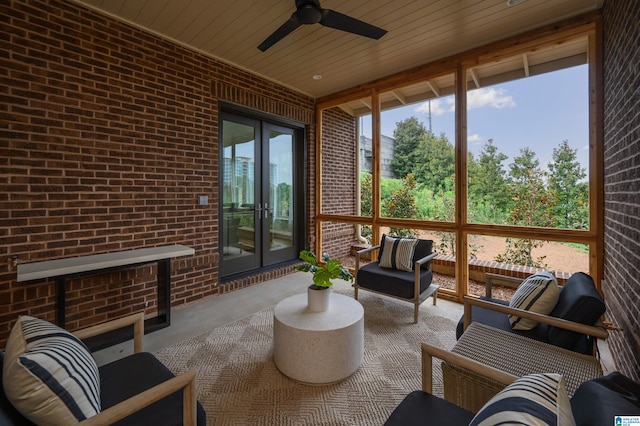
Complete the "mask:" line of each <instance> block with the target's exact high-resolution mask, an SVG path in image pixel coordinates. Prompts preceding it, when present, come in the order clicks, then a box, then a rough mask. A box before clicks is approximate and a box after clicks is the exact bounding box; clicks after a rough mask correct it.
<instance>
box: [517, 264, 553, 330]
mask: <svg viewBox="0 0 640 426" xmlns="http://www.w3.org/2000/svg"><path fill="white" fill-rule="evenodd" d="M559 296H560V288H559V287H558V281H557V280H556V277H555V276H553V274H552V273H551V272H547V271H544V272H539V273H537V274H534V275H531V276H530V277H528V278H527V279H525V280H524V281H522V283H521V284H520V285H519V286H518V288H517V289H516V292H515V293H514V294H513V297H512V298H511V301H510V302H509V306H511V307H512V308H519V309H524V310H526V311H531V312H536V313H538V314H543V315H549V314H550V313H551V311H552V310H553V308H554V307H555V306H556V303H558V297H559ZM509 322H510V323H511V328H513V329H514V330H531V329H533V328H535V327H536V326H537V325H538V322H537V321H535V320H532V319H527V318H522V317H519V316H516V315H509Z"/></svg>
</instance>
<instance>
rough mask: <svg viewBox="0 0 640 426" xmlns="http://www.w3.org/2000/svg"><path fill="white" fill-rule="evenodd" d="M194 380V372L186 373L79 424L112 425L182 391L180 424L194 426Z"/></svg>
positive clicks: (195, 410)
mask: <svg viewBox="0 0 640 426" xmlns="http://www.w3.org/2000/svg"><path fill="white" fill-rule="evenodd" d="M195 378H196V373H195V371H194V370H191V371H188V372H186V373H184V374H181V375H179V376H176V377H174V378H172V379H169V380H167V381H166V382H162V383H160V384H159V385H156V386H154V387H152V388H150V389H147V390H146V391H144V392H142V393H139V394H138V395H135V396H132V397H131V398H129V399H125V400H124V401H122V402H119V403H118V404H116V405H114V406H112V407H109V408H107V409H106V410H104V411H101V412H100V413H98V414H97V415H95V416H93V417H89V418H88V419H86V420H84V421H82V422H80V424H81V425H86V426H97V425H109V424H112V423H114V422H116V421H118V420H122V419H123V418H125V417H127V416H129V415H131V414H133V413H135V412H136V411H140V410H141V409H143V408H144V407H148V406H149V405H151V404H153V403H154V402H157V401H159V400H161V399H162V398H165V397H167V396H169V395H171V394H172V393H174V392H176V391H179V390H181V389H182V390H183V393H182V395H183V399H182V407H183V408H182V416H183V422H182V424H183V425H187V426H194V425H195V424H196V419H197V408H196V407H197V405H196V404H197V403H196V385H195V383H196V381H195Z"/></svg>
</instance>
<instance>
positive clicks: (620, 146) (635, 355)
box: [602, 1, 640, 381]
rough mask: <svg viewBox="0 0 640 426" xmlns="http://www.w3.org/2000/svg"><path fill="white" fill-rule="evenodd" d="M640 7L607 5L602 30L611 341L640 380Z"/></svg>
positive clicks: (620, 362)
mask: <svg viewBox="0 0 640 426" xmlns="http://www.w3.org/2000/svg"><path fill="white" fill-rule="evenodd" d="M639 23H640V3H639V2H637V1H609V2H605V4H604V8H603V29H604V40H603V41H604V49H603V50H604V58H603V59H604V61H603V63H604V67H603V68H604V154H605V157H604V174H605V177H604V179H605V187H604V194H605V208H604V210H605V211H604V214H605V219H604V220H605V253H604V262H605V263H604V278H603V281H602V289H603V291H604V295H605V301H606V304H607V314H606V315H607V319H608V320H609V321H612V322H613V323H614V325H616V326H618V327H621V328H622V329H623V331H622V332H612V333H611V337H610V338H609V339H607V340H608V342H609V347H610V348H611V353H612V355H613V357H614V359H615V361H616V365H617V367H618V369H619V370H620V371H622V372H623V373H625V374H627V375H629V376H631V377H633V378H635V380H639V381H640V307H639V306H640V254H639V253H640V214H639V212H640V197H639V196H638V194H639V193H640V174H638V170H639V169H640V160H639V159H640V133H639V132H638V128H639V126H640V96H639V95H638V90H640V73H639V72H638V64H640V24H639Z"/></svg>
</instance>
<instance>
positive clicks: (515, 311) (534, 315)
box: [464, 296, 609, 339]
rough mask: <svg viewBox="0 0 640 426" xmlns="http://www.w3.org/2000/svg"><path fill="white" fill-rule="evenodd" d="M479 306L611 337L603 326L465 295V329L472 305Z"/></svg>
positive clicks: (596, 335)
mask: <svg viewBox="0 0 640 426" xmlns="http://www.w3.org/2000/svg"><path fill="white" fill-rule="evenodd" d="M472 305H473V306H478V307H481V308H485V309H490V310H492V311H497V312H502V313H504V314H512V315H517V316H519V317H523V318H528V319H532V320H534V321H538V322H541V323H545V324H549V325H552V326H554V327H559V328H562V329H565V330H569V331H575V332H577V333H582V334H586V335H589V336H593V337H596V338H598V339H606V338H607V337H609V333H608V332H607V330H606V329H605V328H603V327H597V326H592V325H586V324H581V323H579V322H574V321H568V320H565V319H562V318H556V317H551V316H549V315H542V314H538V313H536V312H530V311H525V310H524V309H518V308H512V307H510V306H505V305H501V304H499V303H494V302H490V301H488V300H481V299H476V298H473V297H469V296H465V297H464V329H465V330H466V329H467V327H468V326H469V324H471V322H472V320H473V319H472V318H471V312H472V310H471V306H472Z"/></svg>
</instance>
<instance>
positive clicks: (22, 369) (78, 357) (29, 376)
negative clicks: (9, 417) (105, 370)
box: [3, 315, 100, 425]
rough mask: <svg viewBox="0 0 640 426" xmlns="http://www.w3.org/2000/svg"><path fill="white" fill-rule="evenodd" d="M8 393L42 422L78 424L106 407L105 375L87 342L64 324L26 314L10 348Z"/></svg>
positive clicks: (5, 371)
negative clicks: (102, 400) (103, 398)
mask: <svg viewBox="0 0 640 426" xmlns="http://www.w3.org/2000/svg"><path fill="white" fill-rule="evenodd" d="M3 384H4V386H5V393H6V395H7V398H8V399H9V401H11V403H12V404H13V406H14V407H15V408H16V409H17V410H18V411H20V412H21V413H22V415H23V416H25V417H26V418H28V419H29V420H31V421H32V422H33V423H36V424H38V425H63V424H75V423H78V422H79V421H81V420H84V419H87V418H89V417H91V416H94V415H96V414H97V413H99V412H100V377H99V373H98V366H97V365H96V363H95V361H94V359H93V357H92V356H91V353H90V352H89V350H88V349H87V347H86V346H85V345H84V344H83V343H82V342H81V341H80V340H78V338H76V337H75V336H74V335H73V334H71V333H69V332H68V331H66V330H63V329H62V328H60V327H58V326H56V325H53V324H51V323H49V322H47V321H44V320H41V319H38V318H33V317H30V316H26V315H23V316H21V317H19V318H18V321H17V322H16V324H15V325H14V327H13V329H12V330H11V333H10V335H9V339H8V340H7V346H6V349H5V360H4V368H3Z"/></svg>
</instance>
